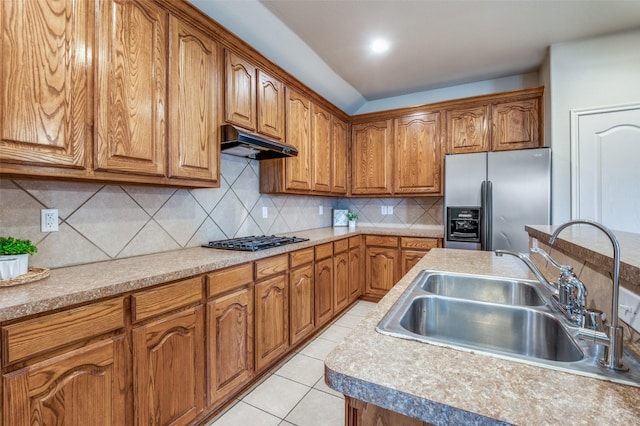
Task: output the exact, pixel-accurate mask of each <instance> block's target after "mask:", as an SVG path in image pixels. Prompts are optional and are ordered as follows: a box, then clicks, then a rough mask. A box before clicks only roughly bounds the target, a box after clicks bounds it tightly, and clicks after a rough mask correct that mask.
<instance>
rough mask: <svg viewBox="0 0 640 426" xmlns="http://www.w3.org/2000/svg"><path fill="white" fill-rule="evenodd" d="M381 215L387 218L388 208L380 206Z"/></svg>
mask: <svg viewBox="0 0 640 426" xmlns="http://www.w3.org/2000/svg"><path fill="white" fill-rule="evenodd" d="M380 214H381V215H382V216H386V215H387V206H380Z"/></svg>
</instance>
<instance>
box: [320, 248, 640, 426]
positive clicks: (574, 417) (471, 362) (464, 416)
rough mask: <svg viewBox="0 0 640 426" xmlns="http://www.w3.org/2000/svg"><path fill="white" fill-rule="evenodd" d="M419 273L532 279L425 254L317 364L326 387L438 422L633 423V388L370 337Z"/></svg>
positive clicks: (471, 257)
mask: <svg viewBox="0 0 640 426" xmlns="http://www.w3.org/2000/svg"><path fill="white" fill-rule="evenodd" d="M423 269H432V270H441V271H451V272H462V273H473V274H482V275H498V276H508V277H514V278H528V279H533V275H531V274H530V273H529V270H528V269H527V268H526V266H525V265H524V264H523V263H522V262H520V261H519V260H518V259H516V258H512V257H496V256H495V255H494V254H493V253H491V252H476V251H462V250H451V249H434V250H431V251H430V252H429V254H427V255H426V256H425V257H424V258H423V259H422V260H421V261H420V262H419V263H418V264H417V265H416V266H415V267H414V268H413V269H412V270H411V271H410V272H409V273H408V274H407V275H405V276H404V277H403V278H402V280H400V281H399V282H398V284H397V285H396V286H395V287H394V288H393V289H392V290H391V291H390V292H389V293H388V294H387V296H385V297H384V298H383V299H382V300H381V301H380V302H379V303H378V306H377V307H376V309H375V310H374V311H373V312H371V313H370V314H369V316H368V317H367V318H366V319H364V320H363V321H362V322H361V323H360V324H359V325H358V326H357V327H356V328H355V329H354V330H353V332H352V333H351V334H350V335H349V336H348V337H347V338H345V340H344V341H343V343H341V344H340V345H338V346H337V347H336V348H335V349H334V351H333V352H332V353H331V354H330V355H329V356H328V357H327V359H326V360H325V371H326V375H325V377H326V381H327V384H328V385H329V386H330V387H332V388H333V389H335V390H337V391H339V392H342V393H343V394H345V395H346V396H347V397H349V398H347V401H348V400H349V399H350V398H353V399H355V400H358V401H363V402H364V403H368V404H373V405H375V406H378V407H382V408H383V409H386V410H390V411H393V412H396V413H401V414H404V415H407V416H409V417H412V418H415V419H420V420H422V421H425V422H429V423H433V424H446V425H452V424H459V425H463V424H464V425H468V424H523V425H527V424H530V425H541V424H563V425H567V424H599V425H604V424H628V425H631V424H639V423H640V389H639V388H637V387H632V386H626V385H619V384H614V383H611V382H607V381H604V380H599V379H593V378H588V377H583V376H578V375H575V374H569V373H564V372H560V371H555V370H551V369H546V368H541V367H537V366H532V365H528V364H522V363H518V362H514V361H509V360H504V359H499V358H495V357H492V356H488V355H484V354H480V353H472V352H466V351H461V350H456V349H451V348H446V347H440V346H435V345H431V344H426V343H420V342H414V341H410V340H405V339H399V338H394V337H390V336H385V335H383V334H380V333H378V332H377V331H376V330H375V328H376V325H377V324H378V322H379V321H380V320H381V319H382V317H383V316H384V315H385V314H386V313H387V311H389V309H390V308H391V307H392V306H393V304H394V303H395V302H396V300H397V299H398V298H399V297H400V296H401V295H402V293H403V292H404V291H405V289H406V288H407V287H408V286H409V284H410V283H411V282H412V281H413V279H414V278H415V277H416V276H417V275H418V273H419V272H420V271H421V270H423ZM347 417H348V415H347Z"/></svg>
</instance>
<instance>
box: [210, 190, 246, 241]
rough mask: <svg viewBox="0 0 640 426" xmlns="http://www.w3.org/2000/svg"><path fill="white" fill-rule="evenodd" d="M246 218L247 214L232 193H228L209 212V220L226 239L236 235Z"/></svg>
mask: <svg viewBox="0 0 640 426" xmlns="http://www.w3.org/2000/svg"><path fill="white" fill-rule="evenodd" d="M247 216H249V212H248V211H247V209H245V208H244V205H243V204H242V202H241V201H240V200H239V199H238V197H237V196H236V194H234V193H233V191H228V192H227V193H226V194H225V195H224V197H223V198H222V200H220V203H219V204H218V205H217V206H216V208H215V209H213V211H212V212H211V218H212V219H213V220H214V221H215V222H216V223H217V224H218V226H219V227H220V229H221V230H222V232H224V233H225V235H226V236H227V238H232V237H233V236H234V235H236V233H237V232H238V229H240V226H241V225H242V223H243V222H244V220H245V219H246V218H247Z"/></svg>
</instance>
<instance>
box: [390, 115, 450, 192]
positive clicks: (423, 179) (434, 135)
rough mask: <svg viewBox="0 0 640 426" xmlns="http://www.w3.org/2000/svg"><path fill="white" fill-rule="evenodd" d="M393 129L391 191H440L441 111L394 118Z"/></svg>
mask: <svg viewBox="0 0 640 426" xmlns="http://www.w3.org/2000/svg"><path fill="white" fill-rule="evenodd" d="M393 129H394V135H395V136H394V140H393V142H394V151H395V161H394V164H393V193H394V194H414V193H422V194H425V193H439V192H440V181H441V174H442V173H441V165H442V157H441V154H440V152H441V150H440V144H441V141H440V135H441V131H440V113H439V112H431V113H429V112H427V113H418V114H412V115H408V116H405V117H400V118H396V119H395V120H394V125H393Z"/></svg>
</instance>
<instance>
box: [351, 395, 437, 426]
mask: <svg viewBox="0 0 640 426" xmlns="http://www.w3.org/2000/svg"><path fill="white" fill-rule="evenodd" d="M344 402H345V416H344V417H345V421H344V424H345V426H371V425H375V426H430V425H431V423H427V422H424V421H422V420H418V419H414V418H413V417H409V416H405V415H404V414H400V413H396V412H395V411H391V410H387V409H386V408H382V407H379V406H377V405H373V404H370V403H367V402H364V401H360V400H359V399H355V398H350V397H348V396H345V398H344Z"/></svg>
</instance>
